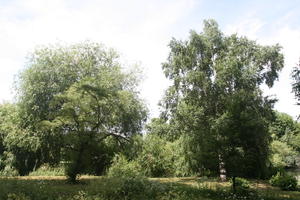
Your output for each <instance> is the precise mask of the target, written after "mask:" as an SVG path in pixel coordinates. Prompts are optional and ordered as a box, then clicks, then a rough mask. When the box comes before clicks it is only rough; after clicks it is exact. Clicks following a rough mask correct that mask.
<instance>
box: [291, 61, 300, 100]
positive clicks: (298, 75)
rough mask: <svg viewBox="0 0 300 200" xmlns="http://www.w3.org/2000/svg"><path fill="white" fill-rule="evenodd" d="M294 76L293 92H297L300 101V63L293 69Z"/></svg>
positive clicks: (296, 95)
mask: <svg viewBox="0 0 300 200" xmlns="http://www.w3.org/2000/svg"><path fill="white" fill-rule="evenodd" d="M292 78H293V80H294V82H293V84H292V86H293V92H294V93H295V97H296V98H297V100H298V101H299V100H300V63H299V64H298V65H297V66H296V67H295V68H294V69H293V71H292ZM298 104H299V103H298Z"/></svg>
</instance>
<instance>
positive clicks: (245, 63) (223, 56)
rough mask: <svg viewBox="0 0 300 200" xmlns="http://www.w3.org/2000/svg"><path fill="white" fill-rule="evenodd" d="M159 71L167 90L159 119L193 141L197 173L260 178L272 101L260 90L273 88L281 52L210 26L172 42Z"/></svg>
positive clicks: (281, 57) (267, 137) (212, 23)
mask: <svg viewBox="0 0 300 200" xmlns="http://www.w3.org/2000/svg"><path fill="white" fill-rule="evenodd" d="M169 46H170V49H171V50H170V54H169V57H168V60H167V62H165V63H164V64H163V70H164V73H165V75H166V77H167V78H169V79H170V80H171V81H172V85H171V86H170V87H169V89H168V91H167V92H166V95H165V98H164V101H163V106H164V108H165V111H164V113H163V114H162V117H163V118H167V120H169V122H170V123H173V122H175V123H176V124H177V127H179V128H180V130H181V132H180V133H181V134H183V135H184V134H186V135H187V136H188V137H192V138H193V140H192V141H193V144H198V145H196V146H195V148H194V149H192V148H191V150H193V151H192V152H193V153H195V155H197V156H195V157H198V158H197V162H198V167H197V168H198V170H199V171H201V169H209V170H211V171H217V170H218V163H221V162H222V163H225V167H226V169H227V173H228V174H229V175H232V176H238V175H239V176H249V177H264V175H265V174H266V162H267V158H268V144H269V133H268V126H269V121H270V120H271V119H272V117H273V116H272V114H273V112H272V107H273V104H274V102H275V100H274V99H270V98H268V97H264V96H263V94H262V91H261V89H260V86H261V85H262V84H266V85H267V86H269V87H272V86H273V83H274V81H275V80H276V79H277V78H278V73H279V71H280V70H281V69H282V67H283V55H282V54H281V53H280V51H281V47H280V46H279V45H274V46H261V45H258V44H257V43H256V42H254V41H251V40H249V39H247V38H245V37H238V36H237V35H230V36H225V35H224V34H223V33H222V32H221V31H220V30H219V28H218V24H217V23H216V22H215V21H213V20H206V21H204V28H203V32H202V33H196V32H195V31H192V32H191V34H190V37H189V40H187V41H181V40H176V39H173V40H172V41H171V42H170V44H169Z"/></svg>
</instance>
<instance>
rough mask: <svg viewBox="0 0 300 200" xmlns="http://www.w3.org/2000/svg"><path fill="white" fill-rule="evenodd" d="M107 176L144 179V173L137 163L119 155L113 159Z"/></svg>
mask: <svg viewBox="0 0 300 200" xmlns="http://www.w3.org/2000/svg"><path fill="white" fill-rule="evenodd" d="M107 175H108V176H109V177H120V178H136V177H143V176H144V172H143V169H142V167H141V166H140V165H139V163H138V162H137V161H135V160H133V161H128V160H127V159H126V157H125V156H124V155H122V154H117V155H116V156H115V157H114V159H113V162H112V164H111V166H110V168H109V170H108V173H107Z"/></svg>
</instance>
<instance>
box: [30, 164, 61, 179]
mask: <svg viewBox="0 0 300 200" xmlns="http://www.w3.org/2000/svg"><path fill="white" fill-rule="evenodd" d="M64 175H65V169H64V167H63V166H62V165H61V166H56V167H51V166H49V165H48V164H44V165H42V166H40V167H39V168H38V169H37V170H35V171H32V172H30V173H29V176H64Z"/></svg>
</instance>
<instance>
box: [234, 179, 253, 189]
mask: <svg viewBox="0 0 300 200" xmlns="http://www.w3.org/2000/svg"><path fill="white" fill-rule="evenodd" d="M231 183H232V180H231ZM235 186H236V187H240V188H243V189H248V188H250V182H249V181H248V180H247V179H244V178H240V177H236V178H235Z"/></svg>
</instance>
